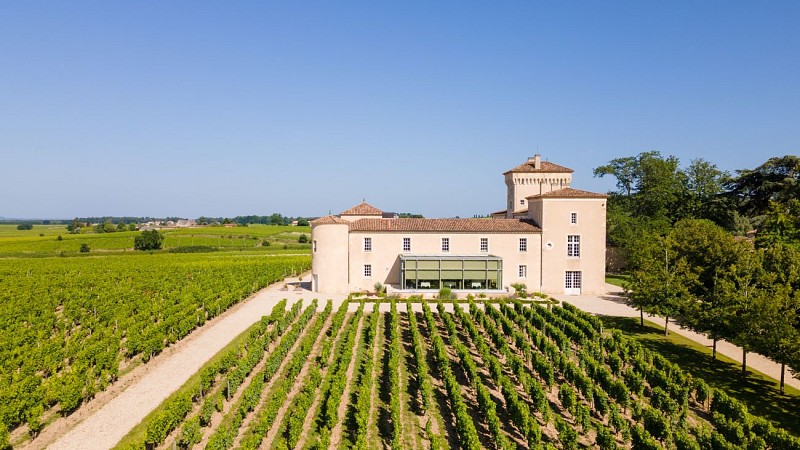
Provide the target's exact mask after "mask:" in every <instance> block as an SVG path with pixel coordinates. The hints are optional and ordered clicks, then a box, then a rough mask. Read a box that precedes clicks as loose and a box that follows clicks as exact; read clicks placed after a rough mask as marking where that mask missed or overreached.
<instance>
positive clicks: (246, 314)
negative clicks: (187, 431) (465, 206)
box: [21, 282, 308, 450]
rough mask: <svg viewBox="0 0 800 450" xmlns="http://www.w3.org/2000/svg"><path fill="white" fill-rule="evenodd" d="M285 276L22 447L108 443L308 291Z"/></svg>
mask: <svg viewBox="0 0 800 450" xmlns="http://www.w3.org/2000/svg"><path fill="white" fill-rule="evenodd" d="M282 286H283V282H279V283H275V284H273V285H270V286H268V287H267V288H265V289H262V290H261V291H259V292H258V293H256V294H255V295H253V296H252V297H250V298H249V299H247V300H244V301H242V302H240V303H239V304H238V305H236V306H233V307H232V308H230V309H228V311H226V312H225V313H223V314H222V315H220V316H219V317H216V318H214V319H213V320H210V321H209V322H207V323H206V324H205V325H203V326H202V327H200V328H198V329H197V330H195V331H193V332H192V333H191V334H189V336H187V337H186V338H184V339H182V340H181V341H179V342H178V343H176V344H175V345H173V346H171V347H169V348H167V349H166V350H165V351H164V352H162V353H161V354H160V355H158V356H156V357H155V358H153V359H152V360H151V361H150V362H148V363H147V364H144V365H142V366H140V367H137V368H136V369H134V370H133V371H131V373H129V374H128V375H126V376H124V377H123V378H121V379H120V380H119V381H118V382H117V383H115V384H114V385H113V386H112V387H110V388H109V389H108V390H106V391H104V392H102V393H100V394H98V395H97V396H96V397H95V398H94V399H93V400H91V401H89V402H88V403H86V404H84V405H83V406H82V407H81V408H80V409H78V411H76V412H75V413H73V414H72V415H70V416H69V417H66V418H64V419H59V420H57V421H56V422H54V423H53V424H52V425H50V426H48V427H47V428H45V429H44V430H43V431H42V433H41V434H40V435H39V437H37V438H36V439H34V440H33V441H29V442H28V443H27V444H26V445H24V446H23V447H21V448H44V447H49V448H52V449H67V450H72V449H76V448H80V449H82V450H92V449H98V450H99V449H108V448H111V447H113V446H114V445H116V444H117V442H119V440H120V439H121V438H122V437H123V436H125V435H126V434H127V433H128V432H129V431H130V430H131V429H132V428H133V427H134V426H136V425H137V424H138V423H139V422H141V421H142V419H144V418H145V416H147V414H149V413H150V412H151V411H153V410H154V409H155V408H156V407H158V405H160V404H161V402H163V401H164V400H165V399H166V398H167V397H168V396H169V395H170V394H172V393H173V392H175V390H177V389H178V388H180V387H181V386H182V385H183V384H184V383H185V382H186V380H188V379H189V377H191V376H192V375H193V374H194V373H195V372H197V371H198V370H199V369H200V368H201V367H202V366H203V364H205V362H206V361H208V360H209V359H210V358H211V357H212V356H214V355H215V354H217V353H218V352H219V351H220V350H222V348H224V347H225V345H227V344H228V343H229V342H230V341H231V340H232V339H234V338H235V337H236V336H238V335H239V334H241V333H242V332H243V331H244V330H246V329H247V328H248V327H249V326H250V325H252V324H254V323H255V322H257V321H259V320H260V319H261V317H262V316H264V315H268V314H269V313H270V311H272V307H273V306H275V304H276V303H278V302H279V301H280V300H281V299H283V298H287V299H289V303H294V302H295V301H297V300H298V299H300V297H301V296H302V295H303V294H305V295H306V296H308V291H296V292H295V291H281V290H280V288H281V287H282Z"/></svg>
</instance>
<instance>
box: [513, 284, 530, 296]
mask: <svg viewBox="0 0 800 450" xmlns="http://www.w3.org/2000/svg"><path fill="white" fill-rule="evenodd" d="M511 287H512V288H514V290H515V291H516V295H517V297H519V298H528V286H526V285H525V283H514V284H512V285H511Z"/></svg>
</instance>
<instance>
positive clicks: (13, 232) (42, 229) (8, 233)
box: [0, 224, 67, 238]
mask: <svg viewBox="0 0 800 450" xmlns="http://www.w3.org/2000/svg"><path fill="white" fill-rule="evenodd" d="M66 233H67V226H66V225H34V226H33V229H32V230H18V229H17V225H9V224H0V238H4V237H33V236H39V234H44V235H45V236H57V235H59V234H66Z"/></svg>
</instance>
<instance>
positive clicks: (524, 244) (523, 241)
mask: <svg viewBox="0 0 800 450" xmlns="http://www.w3.org/2000/svg"><path fill="white" fill-rule="evenodd" d="M519 251H521V252H527V251H528V238H519Z"/></svg>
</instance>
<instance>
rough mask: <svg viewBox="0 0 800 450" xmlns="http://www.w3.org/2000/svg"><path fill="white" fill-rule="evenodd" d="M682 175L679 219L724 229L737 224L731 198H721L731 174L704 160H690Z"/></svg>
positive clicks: (723, 196)
mask: <svg viewBox="0 0 800 450" xmlns="http://www.w3.org/2000/svg"><path fill="white" fill-rule="evenodd" d="M683 173H684V175H685V177H684V183H685V186H684V188H685V189H684V195H685V198H684V199H683V200H682V201H681V202H680V206H682V211H681V215H682V216H683V217H685V218H692V219H709V220H711V221H713V222H714V223H716V224H717V225H720V226H722V227H724V228H725V229H729V230H730V229H733V227H734V225H735V222H736V216H735V207H734V204H733V202H732V201H731V198H730V197H729V196H726V195H724V194H725V183H726V182H727V181H728V180H729V179H730V174H728V173H727V172H723V171H721V170H719V169H718V168H717V165H716V164H713V163H710V162H708V161H706V160H704V159H694V160H692V162H691V163H690V164H689V167H687V168H686V169H684V170H683Z"/></svg>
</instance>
